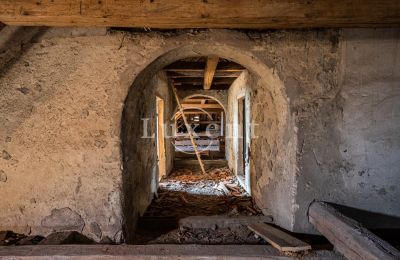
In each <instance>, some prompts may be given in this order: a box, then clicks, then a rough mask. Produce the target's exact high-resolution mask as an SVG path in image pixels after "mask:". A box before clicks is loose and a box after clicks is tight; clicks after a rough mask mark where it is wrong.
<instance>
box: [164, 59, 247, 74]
mask: <svg viewBox="0 0 400 260" xmlns="http://www.w3.org/2000/svg"><path fill="white" fill-rule="evenodd" d="M205 67H206V66H205V64H204V62H193V61H176V62H174V63H172V64H170V65H168V66H166V67H165V68H164V70H165V71H173V72H195V71H201V72H202V73H203V72H204V70H205ZM244 69H245V68H244V67H242V66H241V65H240V64H237V63H235V62H230V61H221V62H219V63H218V65H217V68H216V70H217V71H220V72H221V71H224V72H241V71H243V70H244ZM201 77H203V75H201Z"/></svg>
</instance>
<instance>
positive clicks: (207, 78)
mask: <svg viewBox="0 0 400 260" xmlns="http://www.w3.org/2000/svg"><path fill="white" fill-rule="evenodd" d="M218 61H219V57H218V56H215V55H212V56H208V58H207V64H206V69H205V70H204V83H203V88H204V89H206V90H208V89H210V88H211V83H212V82H213V78H214V74H215V70H216V68H217V65H218Z"/></svg>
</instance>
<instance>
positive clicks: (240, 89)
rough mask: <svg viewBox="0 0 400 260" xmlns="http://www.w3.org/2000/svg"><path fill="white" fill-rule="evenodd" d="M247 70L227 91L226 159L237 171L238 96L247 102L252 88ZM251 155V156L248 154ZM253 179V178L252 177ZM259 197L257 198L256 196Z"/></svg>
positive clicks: (230, 166) (234, 170)
mask: <svg viewBox="0 0 400 260" xmlns="http://www.w3.org/2000/svg"><path fill="white" fill-rule="evenodd" d="M250 77H251V76H250V75H249V73H248V72H247V71H245V72H243V73H242V74H241V75H240V76H239V77H238V78H237V79H236V80H235V81H234V82H233V83H232V85H231V87H230V88H229V91H228V107H227V116H226V122H227V128H226V130H227V138H226V159H227V161H228V165H229V168H231V169H232V170H233V172H235V173H237V160H238V156H239V155H238V142H241V140H239V139H238V138H237V136H238V133H237V126H238V120H237V119H238V118H237V113H238V100H237V99H238V97H239V96H243V95H245V98H246V102H249V101H250V99H249V97H250V93H251V90H252V87H253V86H251V85H252V84H251V83H252V82H251V81H250ZM250 157H251V156H250ZM252 179H253V178H252ZM258 199H259V198H258Z"/></svg>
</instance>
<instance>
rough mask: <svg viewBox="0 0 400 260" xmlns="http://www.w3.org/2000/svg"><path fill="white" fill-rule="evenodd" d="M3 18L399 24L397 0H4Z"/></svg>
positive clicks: (222, 24)
mask: <svg viewBox="0 0 400 260" xmlns="http://www.w3.org/2000/svg"><path fill="white" fill-rule="evenodd" d="M0 21H2V22H3V23H5V24H9V25H24V26H102V27H143V28H243V29H282V28H306V27H314V28H320V27H377V26H398V25H400V5H399V1H398V0H380V1H376V0H363V1H355V0H336V1H331V0H320V1H302V0H295V1H287V0H285V1H282V0H259V1H240V0H233V1H232V0H218V1H216V0H208V1H199V0H186V1H184V2H182V1H181V0H165V1H132V0H118V1H106V0H99V1H91V0H81V1H77V0H63V1H60V0H59V1H54V0H38V1H33V0H18V1H16V0H2V1H0Z"/></svg>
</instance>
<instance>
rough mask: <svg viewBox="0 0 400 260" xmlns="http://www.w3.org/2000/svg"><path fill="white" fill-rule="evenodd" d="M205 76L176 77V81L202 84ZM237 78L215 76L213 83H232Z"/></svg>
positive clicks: (174, 80)
mask: <svg viewBox="0 0 400 260" xmlns="http://www.w3.org/2000/svg"><path fill="white" fill-rule="evenodd" d="M203 81H204V78H200V77H193V78H174V79H173V82H174V83H190V84H196V85H199V84H200V85H202V84H203ZM233 81H235V78H215V77H214V79H213V84H232V83H233Z"/></svg>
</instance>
